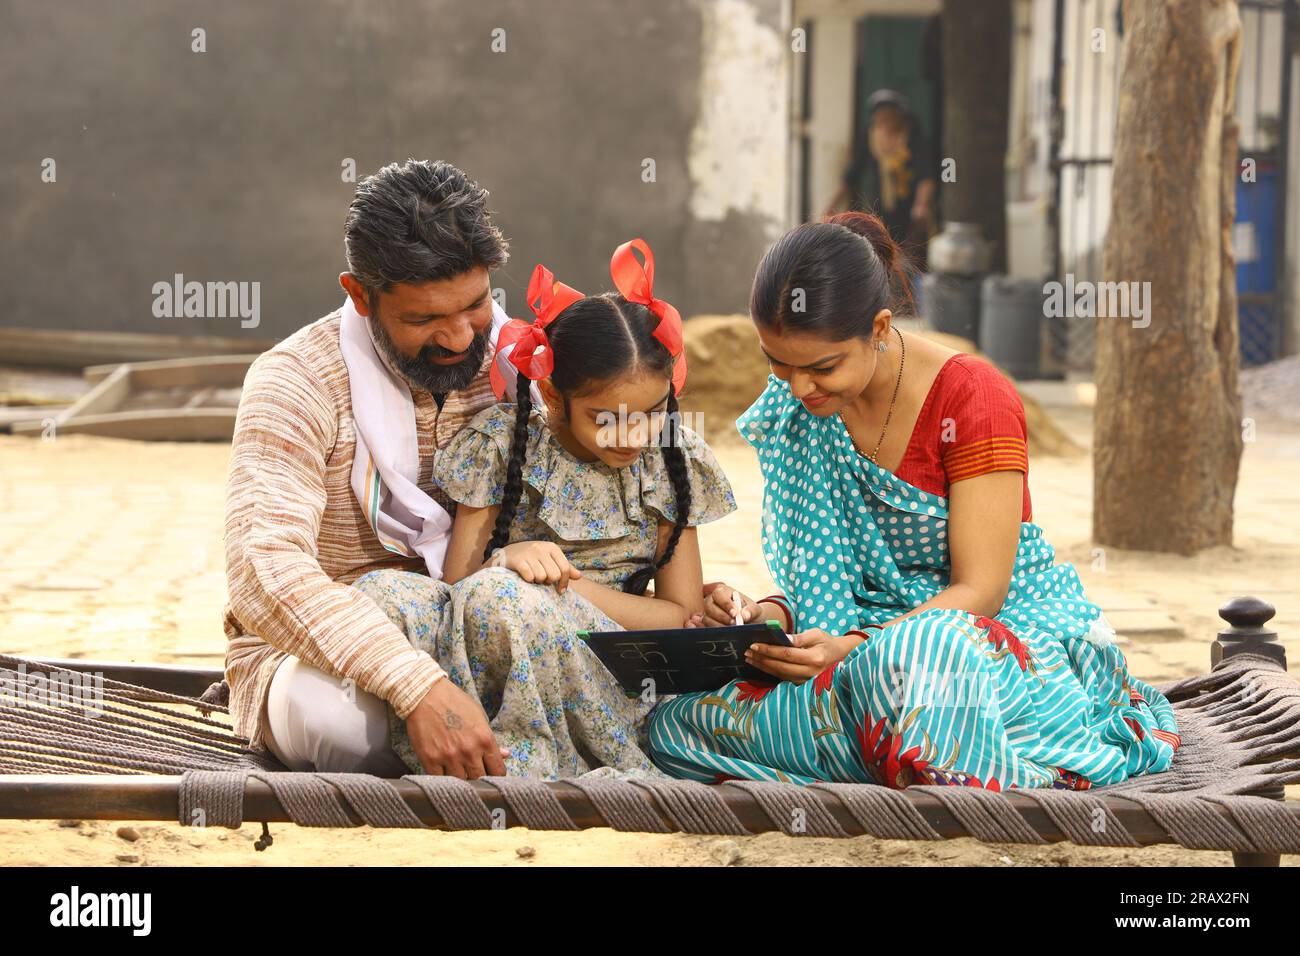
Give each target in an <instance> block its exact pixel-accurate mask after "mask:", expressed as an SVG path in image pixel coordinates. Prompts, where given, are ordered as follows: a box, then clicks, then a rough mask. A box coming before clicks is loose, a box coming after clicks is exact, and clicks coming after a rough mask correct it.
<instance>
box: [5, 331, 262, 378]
mask: <svg viewBox="0 0 1300 956" xmlns="http://www.w3.org/2000/svg"><path fill="white" fill-rule="evenodd" d="M274 345H275V339H269V338H245V337H244V336H213V335H149V334H144V333H138V332H87V331H78V330H72V329H25V328H13V327H0V355H4V357H5V364H7V365H37V366H46V367H50V368H73V369H76V370H78V371H80V370H81V369H83V368H85V367H86V366H88V365H98V364H103V363H110V364H114V365H117V364H120V363H122V362H142V361H152V360H155V359H176V358H185V357H192V356H201V355H249V354H260V353H262V352H265V351H266V350H267V349H269V348H271V347H272V346H274Z"/></svg>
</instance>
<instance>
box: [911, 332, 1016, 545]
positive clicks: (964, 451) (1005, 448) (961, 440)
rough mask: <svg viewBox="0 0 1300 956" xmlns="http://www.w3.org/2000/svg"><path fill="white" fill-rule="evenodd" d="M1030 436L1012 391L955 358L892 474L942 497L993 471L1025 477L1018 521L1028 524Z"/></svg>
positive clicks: (997, 375) (981, 365)
mask: <svg viewBox="0 0 1300 956" xmlns="http://www.w3.org/2000/svg"><path fill="white" fill-rule="evenodd" d="M1028 435H1029V430H1028V426H1026V424H1025V406H1024V403H1022V402H1021V401H1020V394H1019V393H1018V392H1017V391H1016V388H1015V386H1014V385H1012V384H1011V382H1010V381H1008V380H1007V378H1006V377H1005V376H1003V375H1002V373H1001V372H999V371H998V370H997V369H996V368H994V367H993V366H992V365H990V364H989V363H988V362H985V361H983V360H981V359H978V358H976V357H975V356H973V355H964V354H958V355H954V356H953V357H952V358H950V359H948V361H947V362H945V363H944V366H943V368H941V369H940V370H939V375H938V376H937V377H936V378H935V380H934V384H933V385H931V386H930V393H929V394H928V395H927V396H926V398H925V404H924V405H922V406H921V414H920V417H918V418H917V420H916V427H915V428H913V429H912V437H911V438H910V439H909V440H908V444H907V451H906V452H905V453H904V454H903V460H902V462H901V463H900V464H899V466H898V468H897V470H896V471H895V472H894V473H895V474H896V475H898V477H899V478H901V479H903V480H904V481H906V482H907V483H908V484H910V485H912V486H914V487H916V488H920V489H921V490H922V491H925V492H929V493H930V494H935V495H941V496H943V497H945V498H946V497H947V496H948V488H949V486H950V485H952V484H953V482H957V481H964V480H965V479H967V478H974V477H976V476H978V475H984V474H988V473H989V472H991V471H1019V472H1023V473H1024V476H1025V478H1024V486H1025V496H1024V498H1025V500H1024V507H1023V508H1022V510H1021V516H1020V520H1022V521H1032V520H1033V508H1032V505H1031V504H1030V501H1029V453H1028V446H1027V444H1026V442H1027V439H1028Z"/></svg>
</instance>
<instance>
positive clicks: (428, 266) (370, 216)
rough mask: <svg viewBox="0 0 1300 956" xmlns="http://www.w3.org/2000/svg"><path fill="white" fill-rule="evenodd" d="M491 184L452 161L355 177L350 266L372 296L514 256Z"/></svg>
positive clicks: (347, 236) (396, 166) (348, 228)
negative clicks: (494, 207)
mask: <svg viewBox="0 0 1300 956" xmlns="http://www.w3.org/2000/svg"><path fill="white" fill-rule="evenodd" d="M487 199H488V191H487V190H486V189H483V188H481V187H480V186H479V185H478V183H476V182H474V181H473V180H472V179H470V178H469V177H468V176H466V175H465V174H464V173H463V172H461V171H460V170H459V169H457V168H456V167H455V166H453V165H452V164H451V163H448V162H443V161H442V160H438V161H437V162H430V161H429V160H427V159H408V160H407V161H406V162H404V163H390V164H389V165H387V166H385V167H384V168H383V169H381V170H379V172H377V173H375V174H374V175H373V176H368V177H366V178H365V179H363V180H362V181H361V182H360V183H359V184H358V185H357V192H356V195H355V196H354V197H353V199H352V205H351V206H350V207H349V209H348V218H347V223H346V224H345V225H344V230H343V234H344V245H345V247H346V249H347V258H348V271H349V272H351V273H352V275H354V276H355V277H356V278H357V280H358V281H359V282H360V283H361V284H362V285H363V286H364V287H365V289H366V291H367V292H368V293H369V294H370V297H371V298H372V300H373V298H374V296H375V294H376V293H379V292H388V291H389V290H390V289H392V287H393V286H394V285H396V284H398V283H412V284H420V283H424V282H436V281H438V280H441V279H450V278H452V277H453V276H458V275H463V274H465V273H466V272H469V271H470V270H471V269H473V268H475V267H478V266H482V267H484V268H487V269H495V268H497V267H499V266H502V265H504V264H505V262H506V259H507V258H509V254H508V252H507V249H508V248H509V245H508V243H507V242H506V240H505V238H504V237H502V235H501V231H500V230H499V229H497V227H496V226H494V225H493V224H492V214H491V213H490V212H489V211H488V208H487Z"/></svg>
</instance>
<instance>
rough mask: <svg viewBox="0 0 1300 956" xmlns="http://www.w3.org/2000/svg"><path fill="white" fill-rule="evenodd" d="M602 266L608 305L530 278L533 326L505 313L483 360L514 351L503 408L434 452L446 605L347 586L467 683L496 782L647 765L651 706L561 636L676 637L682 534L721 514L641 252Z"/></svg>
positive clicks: (686, 581) (686, 576)
mask: <svg viewBox="0 0 1300 956" xmlns="http://www.w3.org/2000/svg"><path fill="white" fill-rule="evenodd" d="M633 250H639V251H640V252H641V253H642V254H643V255H644V256H645V265H644V266H642V264H641V263H640V262H639V261H638V260H637V258H636V256H635V254H634V251H633ZM610 269H611V273H612V275H613V279H614V283H615V286H616V287H617V288H618V290H619V291H618V294H613V293H609V294H605V295H598V296H586V297H584V296H582V294H581V293H578V292H576V291H575V290H573V289H571V288H569V287H568V286H566V285H564V284H562V283H557V282H555V280H554V277H553V276H552V274H551V273H550V271H549V270H547V269H546V268H545V267H543V266H541V265H539V266H538V267H537V268H536V270H535V271H534V273H533V277H532V281H531V282H530V283H529V288H528V303H529V306H530V308H532V310H533V312H534V313H535V314H536V316H537V320H536V322H534V323H532V324H528V323H525V322H521V321H518V320H516V321H515V322H512V323H511V324H509V325H507V326H505V327H504V328H503V329H502V330H501V335H500V338H499V340H498V355H501V354H502V353H503V352H504V351H505V350H506V349H508V348H509V347H510V346H511V345H513V346H514V348H513V350H512V351H511V352H510V353H509V361H510V363H511V364H512V365H513V366H514V367H515V368H517V369H518V370H519V375H520V384H519V386H518V388H517V395H518V404H514V405H511V404H498V405H495V406H493V407H491V408H488V409H485V410H484V411H483V412H481V413H479V415H478V416H477V417H475V418H474V419H473V420H472V421H471V422H470V423H469V424H468V425H467V426H466V427H465V428H464V429H463V430H462V431H461V432H460V433H459V434H458V435H457V436H456V437H455V438H454V439H452V441H451V442H450V443H449V444H448V446H447V447H445V448H444V449H442V450H441V451H439V452H438V453H437V455H436V457H435V459H434V480H435V482H436V483H437V484H438V485H439V486H440V487H441V489H442V490H443V491H444V492H445V493H446V494H447V495H448V496H449V497H450V498H451V499H452V500H454V501H455V502H457V506H456V512H455V522H454V525H453V529H452V534H451V540H450V543H449V545H448V549H447V555H446V559H445V561H444V565H443V568H444V581H445V582H446V583H447V584H451V585H453V586H452V588H451V600H449V601H443V602H441V606H440V607H438V608H435V609H434V614H433V615H432V617H431V615H430V614H429V613H428V611H427V608H428V597H427V593H420V592H418V591H411V592H405V593H404V592H403V589H404V588H406V587H408V586H410V587H417V588H418V586H419V585H417V584H415V583H414V582H412V581H411V578H412V577H414V576H405V577H402V578H395V577H392V576H389V577H386V578H384V579H383V582H382V587H375V586H374V584H373V583H371V582H368V581H367V579H366V578H363V579H361V580H360V581H358V582H357V586H358V587H361V588H362V589H363V590H367V588H370V590H368V591H367V593H370V595H371V597H373V598H374V599H375V600H376V602H377V603H379V605H380V606H381V607H383V608H384V609H385V610H386V611H388V613H389V615H390V617H394V619H395V620H397V621H398V623H399V624H400V625H402V626H403V627H404V628H405V630H406V633H407V634H408V636H409V637H411V639H412V641H413V643H415V644H416V646H417V647H421V648H422V649H424V650H427V651H429V652H430V653H431V654H433V656H434V657H435V658H436V659H437V660H438V661H439V662H440V663H441V664H442V666H443V667H444V669H446V670H447V672H448V674H449V675H450V677H451V678H452V679H453V680H454V681H455V682H456V683H457V685H458V686H460V687H461V688H462V689H464V690H467V691H468V692H470V693H475V692H477V695H478V697H479V699H480V700H481V701H482V703H483V706H484V708H485V709H486V711H487V713H488V715H489V718H490V720H491V725H492V730H493V732H494V734H495V735H496V737H497V740H498V742H499V743H500V744H501V745H502V747H503V748H505V750H507V751H508V753H509V756H508V757H507V758H506V764H507V769H508V771H509V772H510V773H511V774H516V773H517V774H525V775H531V776H543V777H556V776H577V775H579V774H581V773H582V772H584V771H586V770H588V769H590V768H592V767H595V766H600V765H608V766H614V767H616V768H619V769H624V770H643V771H646V772H649V773H654V772H655V771H654V768H653V765H652V764H651V762H650V761H649V759H648V757H646V755H645V752H644V748H643V746H642V743H641V741H639V740H638V738H639V737H640V736H641V734H642V731H643V729H644V728H643V725H644V722H645V717H646V715H647V713H648V711H649V709H650V706H651V704H650V702H645V701H641V700H640V699H639V698H635V697H631V698H630V697H629V696H628V695H627V694H626V693H625V692H624V691H623V690H622V688H621V687H620V686H619V685H618V683H617V682H616V681H615V680H614V679H613V677H612V676H611V675H610V674H609V673H608V671H607V670H606V669H605V668H604V666H603V665H602V664H600V662H599V661H598V660H597V659H596V657H595V655H594V654H593V653H592V652H591V651H590V650H589V649H588V648H587V647H586V646H585V645H584V644H583V643H582V641H581V640H580V639H578V638H576V637H575V634H576V632H577V631H578V630H581V629H587V630H618V629H620V628H626V629H641V628H672V627H681V626H682V622H683V620H685V619H686V618H688V617H690V616H691V615H692V614H695V613H698V612H700V611H702V610H703V599H702V597H701V592H702V587H703V583H702V582H703V574H702V571H701V567H700V553H699V546H698V543H697V540H696V533H695V528H696V526H698V525H701V524H703V523H705V522H708V521H715V520H717V519H718V518H721V517H723V516H724V515H726V514H728V513H730V512H732V511H734V510H735V509H736V503H735V498H734V496H733V495H732V492H731V487H730V485H729V484H728V482H727V479H726V476H725V475H724V474H723V472H722V469H721V468H720V467H719V465H718V463H717V460H716V459H715V458H714V456H713V453H712V451H710V449H709V447H708V446H707V445H706V444H705V443H704V441H703V439H701V438H700V436H699V435H698V434H696V433H695V432H694V431H692V430H691V429H689V428H685V427H683V426H682V425H681V424H680V421H679V413H678V408H677V393H678V391H679V389H680V388H681V386H682V383H683V382H684V380H685V377H686V357H685V354H684V352H683V349H682V329H681V319H680V317H679V316H678V313H677V311H676V309H674V308H673V307H672V306H671V305H669V304H668V303H666V302H664V301H663V300H661V299H656V298H654V296H653V291H652V285H653V280H654V258H653V255H652V253H651V251H650V249H649V247H648V246H647V245H646V244H645V243H644V242H643V241H642V240H640V239H635V240H632V241H631V242H628V243H624V244H623V245H621V246H619V248H618V249H617V250H616V251H615V253H614V256H613V259H612V260H611V264H610ZM492 371H493V383H494V385H495V386H496V391H497V395H498V397H500V396H501V395H502V394H503V391H504V386H503V383H502V381H501V377H500V375H499V374H498V371H497V364H496V363H494V364H493V368H492ZM529 382H535V383H536V385H537V392H538V394H539V395H540V397H541V399H542V405H540V406H535V405H534V403H533V400H532V394H531V393H532V389H531V388H530V387H529ZM484 569H485V570H484ZM652 582H653V585H654V591H653V594H652V595H651V594H648V593H647V590H648V588H649V585H650V584H651V583H652ZM389 718H390V719H389V725H390V729H391V739H392V744H393V748H394V749H395V750H396V751H397V753H398V754H399V755H400V756H401V757H402V759H403V760H404V761H405V762H406V763H407V764H408V765H409V766H410V767H411V768H412V770H414V771H415V772H417V773H418V772H422V770H421V766H420V762H419V760H418V759H417V758H416V756H415V753H414V751H413V750H412V748H411V745H410V740H409V738H408V737H407V734H406V727H405V723H404V722H403V721H402V720H400V719H399V718H397V717H396V715H395V714H394V713H392V711H391V709H390V714H389Z"/></svg>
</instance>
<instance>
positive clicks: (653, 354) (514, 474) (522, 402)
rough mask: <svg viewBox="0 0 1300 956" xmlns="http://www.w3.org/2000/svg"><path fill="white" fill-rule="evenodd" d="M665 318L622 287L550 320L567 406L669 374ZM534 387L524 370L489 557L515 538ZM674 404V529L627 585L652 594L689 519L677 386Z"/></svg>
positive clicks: (663, 444) (666, 435) (557, 378)
mask: <svg viewBox="0 0 1300 956" xmlns="http://www.w3.org/2000/svg"><path fill="white" fill-rule="evenodd" d="M658 322H659V317H658V316H657V315H655V314H654V313H653V312H651V311H650V310H649V309H648V308H647V307H646V306H644V305H641V304H640V303H638V302H629V301H628V300H627V299H625V298H624V297H623V296H621V295H618V294H615V293H607V294H605V295H595V296H587V297H585V298H582V299H579V300H578V301H577V302H574V303H573V304H572V305H570V306H569V307H568V308H567V309H565V310H564V311H563V312H561V313H560V314H559V315H558V316H557V317H556V318H555V320H554V321H553V322H551V323H550V324H549V325H548V326H547V327H546V336H547V339H548V340H549V343H550V348H551V352H552V355H553V357H554V360H555V367H554V369H553V370H552V372H551V384H553V385H554V386H555V389H556V391H558V392H559V393H560V395H561V396H562V397H563V398H564V411H565V414H566V415H567V414H569V400H570V399H571V398H578V397H580V396H582V395H585V394H588V393H590V392H592V391H595V390H596V389H597V388H598V387H599V386H600V385H602V384H605V383H607V382H610V381H611V380H614V379H617V378H619V377H621V376H624V375H627V374H628V373H630V372H634V371H646V372H662V373H663V376H664V379H665V381H667V380H669V379H670V378H671V376H672V367H673V358H672V356H671V355H669V354H668V350H667V349H666V348H664V346H663V344H662V343H661V342H660V341H659V340H658V339H656V338H655V337H654V335H653V334H652V333H653V332H654V328H655V325H656V324H657V323H658ZM530 391H531V390H530V389H529V380H528V379H527V378H526V377H525V376H524V375H523V373H520V374H519V380H518V386H517V387H516V393H517V396H518V397H517V401H516V405H515V429H514V434H513V436H512V437H511V440H510V460H509V462H508V463H507V465H506V481H505V488H504V490H503V493H502V499H501V511H500V512H499V513H498V514H497V520H496V524H495V525H494V526H493V529H492V539H491V540H490V541H489V542H488V545H487V547H486V548H485V549H484V551H483V560H484V561H487V560H488V558H489V557H490V556H491V554H492V552H493V551H495V550H496V549H497V548H500V547H503V546H504V545H505V544H506V543H507V542H508V541H509V539H510V525H511V524H512V523H513V522H514V518H515V513H516V511H517V510H518V506H519V499H520V497H521V496H522V495H523V488H524V481H523V470H524V455H525V452H526V450H527V446H528V420H529V417H530V416H531V414H532V408H533V400H532V395H531V394H530ZM667 412H668V414H667V422H666V424H665V427H664V428H663V429H662V430H661V431H660V433H659V449H660V452H661V454H662V455H663V458H664V466H665V468H666V469H667V471H668V478H669V480H670V481H671V482H672V484H673V493H674V495H675V496H676V512H677V513H676V516H675V520H674V522H673V532H672V535H671V536H670V537H669V539H668V546H667V547H666V548H665V549H664V553H663V555H662V556H660V557H659V558H658V560H656V561H654V562H653V563H651V564H648V565H646V566H645V567H643V568H640V569H638V570H637V571H634V572H633V573H632V574H631V575H630V576H629V577H628V579H627V580H626V581H624V582H623V590H624V591H625V592H627V593H628V594H645V592H646V588H647V587H649V586H650V582H651V580H653V578H654V575H655V572H656V571H658V570H659V569H660V568H662V567H664V566H665V565H666V564H668V562H669V561H671V560H672V557H673V553H674V552H675V551H676V550H677V542H678V541H679V540H680V538H681V536H682V529H683V528H685V527H686V526H687V523H688V521H689V519H690V513H691V486H690V480H689V477H688V473H687V469H686V454H685V452H684V451H683V450H682V445H681V441H680V429H681V423H680V417H681V416H680V413H679V411H678V407H677V394H676V391H675V390H673V391H672V392H671V393H670V394H669V396H668V408H667Z"/></svg>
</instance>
